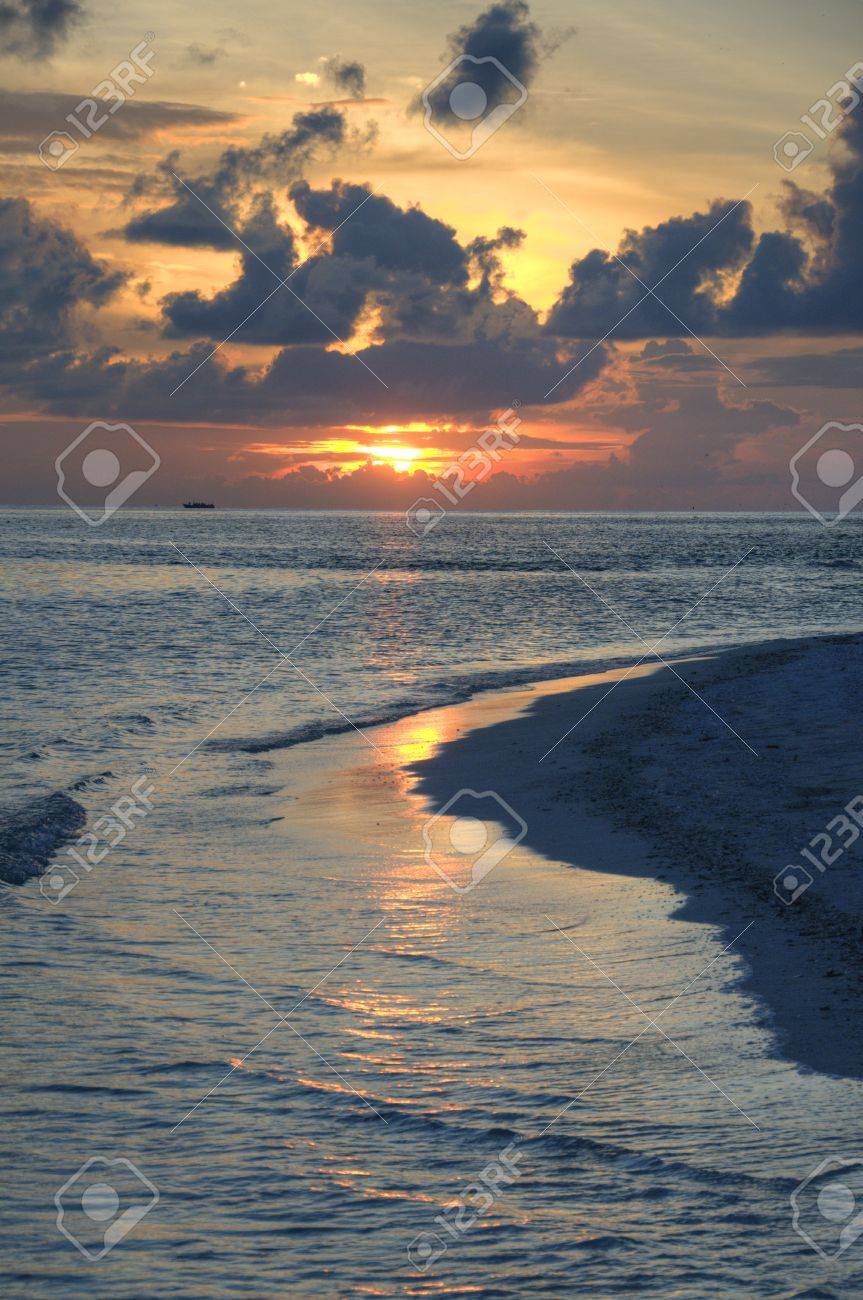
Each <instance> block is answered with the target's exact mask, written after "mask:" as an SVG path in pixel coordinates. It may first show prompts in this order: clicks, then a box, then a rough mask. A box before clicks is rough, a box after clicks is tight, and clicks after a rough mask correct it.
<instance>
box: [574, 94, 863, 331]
mask: <svg viewBox="0 0 863 1300" xmlns="http://www.w3.org/2000/svg"><path fill="white" fill-rule="evenodd" d="M830 166H831V172H832V184H831V185H830V187H829V189H828V190H827V192H826V193H825V194H824V195H817V194H814V193H812V192H811V191H808V190H803V189H800V188H799V187H798V186H796V185H794V184H793V183H790V182H786V183H785V185H784V192H783V196H782V200H781V203H780V210H781V212H782V214H783V216H784V218H785V220H786V222H787V223H788V227H789V228H788V229H786V230H783V231H775V230H774V231H766V232H764V233H763V234H761V235H760V236H758V237H756V235H755V233H754V231H753V228H752V214H751V209H750V205H749V204H748V203H737V204H733V203H731V202H728V201H717V202H716V203H714V204H713V205H712V207H711V208H710V209H709V211H708V212H706V213H700V214H696V215H695V216H692V217H676V218H674V219H673V220H671V221H666V222H663V223H662V224H661V225H659V226H656V227H647V228H645V229H644V230H642V231H640V232H635V231H628V232H627V234H626V235H625V237H624V239H623V240H622V242H621V244H620V246H619V248H618V252H617V257H616V258H615V256H614V255H612V254H609V253H607V252H604V251H602V250H600V249H594V250H593V251H592V252H590V253H588V254H587V256H586V257H583V258H581V259H580V260H579V261H577V262H575V263H573V265H572V267H571V269H570V283H569V284H568V285H567V287H566V288H565V289H564V290H563V292H562V294H561V295H560V297H559V298H558V300H557V302H556V303H555V305H554V307H553V308H552V311H551V313H550V316H549V320H548V329H549V330H550V332H551V333H553V334H561V335H565V336H567V337H581V338H600V337H602V336H603V335H605V334H606V332H608V331H612V332H613V334H614V337H615V338H620V339H636V338H649V337H651V336H653V335H657V334H675V333H677V334H685V333H687V328H686V327H688V328H689V329H690V330H693V331H695V333H697V334H702V335H723V334H725V335H737V336H740V337H752V336H756V335H759V334H776V333H781V332H783V331H792V330H793V331H795V332H798V333H808V334H813V335H814V334H822V333H824V334H830V333H857V332H860V331H863V245H861V241H860V230H861V227H863V114H861V113H859V112H852V113H850V114H849V115H848V117H847V118H846V119H845V122H844V124H843V126H842V128H841V130H840V131H839V132H838V133H837V138H836V140H835V141H834V148H833V152H832V154H831V158H830ZM627 268H628V269H627ZM630 272H632V274H630ZM634 276H638V277H639V279H640V280H642V281H643V282H644V285H645V286H647V287H648V288H651V289H652V288H656V289H657V296H658V298H659V299H661V300H662V302H659V301H657V299H656V298H654V297H647V298H645V299H644V301H643V302H641V303H640V305H636V304H638V303H639V298H641V297H643V295H644V294H645V292H646V290H645V287H643V286H642V285H641V284H639V283H638V282H637V280H636V279H635V278H634ZM660 280H661V281H662V282H661V283H659V282H660ZM729 287H730V288H731V289H732V292H731V293H730V294H729V292H728V290H729ZM662 303H665V304H667V308H668V309H669V310H667V309H666V307H664V306H663V305H662ZM672 313H675V314H676V316H677V317H678V318H679V320H677V321H676V320H675V318H674V315H672Z"/></svg>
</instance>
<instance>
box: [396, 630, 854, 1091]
mask: <svg viewBox="0 0 863 1300" xmlns="http://www.w3.org/2000/svg"><path fill="white" fill-rule="evenodd" d="M677 674H679V676H678V675H677ZM681 677H682V678H684V679H685V681H686V682H687V683H688V684H689V685H690V686H691V687H692V688H693V690H689V689H687V687H686V685H684V683H683V682H682V681H681V680H680V678H681ZM693 691H695V692H697V696H696V694H694V693H693ZM515 694H517V695H519V696H522V697H523V696H525V694H526V693H524V692H518V693H515ZM529 694H530V696H531V698H521V699H519V700H514V701H513V702H512V703H513V705H514V706H515V707H514V709H511V713H514V714H515V716H510V717H509V718H508V719H506V720H495V719H493V718H491V717H489V719H488V723H487V725H482V726H480V728H479V729H474V730H471V731H470V732H469V733H468V734H467V735H464V736H462V737H461V738H459V739H455V740H453V741H451V742H450V743H449V744H446V745H445V746H444V747H443V748H441V749H440V750H439V751H438V752H437V753H436V754H435V755H434V756H433V757H431V758H430V759H429V760H427V761H424V762H422V763H420V764H418V765H416V768H415V772H416V774H417V775H418V777H419V786H418V789H419V792H420V793H422V794H424V795H425V796H426V797H427V798H428V799H429V801H430V802H431V804H433V805H435V806H437V807H440V806H443V805H444V804H445V803H446V801H447V800H448V799H450V798H451V797H452V795H453V794H454V793H455V792H456V791H457V790H458V789H459V788H461V787H468V788H475V789H484V790H485V789H491V790H494V791H495V792H496V793H497V794H499V795H500V796H501V797H502V798H503V799H504V800H505V801H506V802H507V803H508V804H510V805H511V807H512V808H513V809H514V810H515V811H516V812H517V813H518V815H519V816H520V817H521V818H523V820H524V822H525V823H526V824H527V832H526V836H525V840H524V843H525V845H526V846H528V847H530V848H531V849H533V850H534V851H536V852H538V853H541V854H542V855H543V856H544V857H546V858H549V859H552V860H555V861H563V862H567V863H569V864H571V865H572V866H573V867H576V868H578V869H579V870H582V871H601V872H606V873H613V874H622V875H624V876H629V877H640V878H644V877H652V878H655V879H657V880H661V881H663V882H664V883H666V884H669V885H671V886H672V887H673V888H674V889H675V890H676V891H678V892H679V894H680V896H681V902H680V907H679V910H678V912H677V915H678V916H679V917H680V918H681V919H685V920H687V921H689V922H693V921H694V922H698V923H704V924H708V925H711V926H714V927H717V928H718V930H719V931H720V933H721V934H722V936H723V937H724V941H725V942H726V943H729V944H732V945H733V951H734V952H735V953H736V954H737V955H738V956H741V957H743V958H744V959H745V962H746V964H747V966H748V972H749V973H748V976H747V978H746V981H745V983H746V991H747V992H750V993H754V994H755V995H756V997H757V1001H758V1005H759V1006H760V1007H761V1009H762V1011H763V1014H764V1023H765V1025H766V1026H767V1027H768V1028H769V1029H770V1031H771V1032H772V1034H773V1035H774V1041H775V1044H776V1048H777V1051H778V1052H779V1053H780V1054H782V1055H784V1056H785V1057H787V1059H789V1060H790V1061H792V1062H794V1063H795V1064H797V1065H799V1066H802V1067H804V1068H808V1069H812V1070H816V1071H820V1072H825V1073H831V1074H837V1075H842V1076H846V1077H855V1078H859V1077H861V1075H863V999H861V998H860V992H861V962H860V958H859V938H860V929H861V923H860V918H861V916H863V885H861V879H863V878H861V874H860V867H861V858H863V852H861V848H863V835H861V836H859V837H857V836H856V835H855V834H854V831H855V828H856V827H857V824H856V823H855V822H854V819H853V816H851V815H850V814H848V813H845V812H843V810H844V809H845V807H846V805H848V804H849V802H850V803H851V804H852V808H853V809H855V810H857V809H861V808H863V801H860V802H859V803H858V804H854V802H853V801H854V800H855V797H856V796H858V795H860V794H861V793H863V753H861V748H860V744H859V731H858V723H857V717H858V712H859V703H860V700H861V699H863V639H861V638H859V637H856V636H841V637H821V638H813V639H809V640H805V641H804V640H801V641H798V642H789V641H784V642H773V643H766V644H765V645H763V646H759V647H754V648H748V649H745V650H735V651H729V652H727V653H723V654H719V655H716V656H711V657H709V658H702V659H688V660H677V661H674V663H673V665H672V668H667V667H663V666H659V667H653V666H651V667H649V668H648V667H645V666H642V667H641V668H639V669H637V670H636V671H634V672H628V671H626V670H616V671H614V672H611V673H606V674H596V675H592V676H590V677H584V678H581V679H577V680H576V681H575V682H574V681H573V680H569V681H567V682H564V683H561V682H554V683H548V684H545V685H543V686H540V687H534V688H532V691H531V692H530V693H529ZM699 697H700V698H699ZM495 698H496V700H497V701H498V702H500V701H501V699H502V698H503V697H502V696H500V695H498V696H496V697H495ZM570 729H571V730H570ZM567 732H569V734H567V735H566V736H565V738H563V737H564V733H567ZM839 817H843V818H844V821H842V822H839V821H836V820H835V819H837V818H839ZM828 823H829V824H831V827H832V829H831V830H825V828H826V827H827V826H828ZM820 833H824V834H826V835H827V836H829V841H828V840H825V839H823V838H821V839H819V838H817V837H818V836H819V834H820ZM813 840H814V845H811V843H810V842H812V841H813ZM845 844H847V848H843V845H845ZM807 846H810V848H809V851H810V852H812V853H815V855H816V858H818V855H819V854H821V853H822V852H823V854H824V859H825V860H826V859H828V858H832V859H833V861H832V862H831V863H830V865H826V864H825V862H822V863H821V866H820V867H816V866H815V865H814V864H813V862H812V861H811V860H809V859H807V858H805V857H804V856H802V855H801V850H802V849H805V848H807ZM818 861H821V859H820V858H818ZM803 868H805V869H806V870H808V873H809V877H811V884H809V885H808V886H807V887H806V888H805V889H804V891H803V892H802V893H801V894H800V895H799V896H798V897H797V898H795V899H794V901H793V902H790V903H786V902H785V901H783V899H782V898H781V897H780V896H779V894H783V893H784V894H785V895H786V896H787V893H788V890H787V889H786V887H785V882H788V883H789V884H790V886H791V887H792V891H793V886H794V881H797V885H798V887H799V884H801V883H803V884H806V876H805V874H804V873H803V870H802V869H803ZM777 873H780V883H779V894H777V891H776V890H775V889H774V879H775V878H776V876H777ZM480 887H481V886H480Z"/></svg>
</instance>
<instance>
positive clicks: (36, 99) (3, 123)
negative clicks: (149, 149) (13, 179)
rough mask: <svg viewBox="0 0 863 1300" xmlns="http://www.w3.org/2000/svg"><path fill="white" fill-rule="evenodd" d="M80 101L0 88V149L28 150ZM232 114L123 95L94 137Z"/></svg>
mask: <svg viewBox="0 0 863 1300" xmlns="http://www.w3.org/2000/svg"><path fill="white" fill-rule="evenodd" d="M80 102H81V96H80V95H67V94H64V93H61V92H58V91H49V90H15V91H12V90H0V152H2V153H25V152H26V153H33V154H35V152H36V149H37V147H38V145H39V142H40V141H41V140H44V139H45V137H46V136H47V135H49V134H50V133H51V132H52V131H56V130H58V129H60V128H63V127H64V126H65V125H66V124H65V120H64V119H65V118H66V115H67V113H71V112H72V111H73V110H74V109H75V108H76V107H77V106H78V104H80ZM236 121H237V118H236V115H235V114H234V113H223V112H220V111H219V110H217V109H213V108H204V107H202V106H201V105H199V104H172V103H166V102H164V101H161V100H149V101H144V100H138V99H132V100H129V101H128V102H127V103H126V104H124V106H123V111H122V113H117V114H116V115H115V116H113V117H111V118H110V119H109V121H108V122H106V124H105V128H104V130H105V134H104V135H102V134H101V133H100V139H101V140H103V141H106V140H107V141H110V140H114V141H116V140H118V139H120V140H138V139H142V138H144V137H147V136H153V135H156V134H158V132H160V131H182V130H183V129H184V128H190V129H191V128H200V127H206V126H213V127H219V126H226V125H228V124H230V123H232V122H236Z"/></svg>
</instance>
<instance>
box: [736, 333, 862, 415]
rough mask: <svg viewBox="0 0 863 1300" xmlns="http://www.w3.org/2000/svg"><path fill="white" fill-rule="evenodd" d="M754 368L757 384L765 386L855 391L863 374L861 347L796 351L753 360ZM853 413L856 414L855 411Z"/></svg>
mask: <svg viewBox="0 0 863 1300" xmlns="http://www.w3.org/2000/svg"><path fill="white" fill-rule="evenodd" d="M757 371H758V374H759V375H760V383H761V384H762V385H763V386H765V387H768V388H773V387H781V388H853V389H857V390H859V388H860V386H861V376H863V348H839V349H838V350H837V351H835V352H805V353H799V352H798V353H788V354H785V355H782V356H775V357H762V358H761V359H760V360H759V361H758V363H757ZM751 382H752V381H751V380H750V383H751ZM856 414H857V415H858V416H859V411H858V412H856Z"/></svg>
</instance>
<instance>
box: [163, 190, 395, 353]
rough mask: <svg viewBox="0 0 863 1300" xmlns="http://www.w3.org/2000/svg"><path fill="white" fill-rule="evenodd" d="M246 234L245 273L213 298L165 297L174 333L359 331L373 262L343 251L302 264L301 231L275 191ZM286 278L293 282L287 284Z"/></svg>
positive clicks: (325, 334)
mask: <svg viewBox="0 0 863 1300" xmlns="http://www.w3.org/2000/svg"><path fill="white" fill-rule="evenodd" d="M239 234H240V237H241V239H242V243H243V245H246V246H247V247H242V246H240V247H241V272H240V275H239V277H238V278H237V279H236V280H235V281H234V283H233V284H231V285H230V286H229V287H228V288H227V289H224V290H222V291H221V292H220V293H217V294H214V295H213V297H211V298H204V297H203V296H202V295H201V294H199V293H178V294H172V295H170V296H169V297H168V298H167V299H166V300H165V302H164V304H163V307H164V313H165V319H166V321H167V329H166V333H167V335H168V337H170V338H183V337H190V336H191V337H195V338H215V339H222V338H224V337H225V336H226V335H228V334H231V335H232V337H235V338H237V339H238V340H242V341H243V342H245V343H277V344H305V343H321V344H328V343H331V342H332V341H333V339H334V338H338V339H344V338H345V336H347V335H349V334H350V333H351V331H352V329H353V327H354V324H355V323H356V320H357V317H358V316H359V313H360V311H361V310H362V307H363V304H364V302H365V298H366V294H367V292H368V289H369V287H370V284H371V283H372V281H371V276H370V274H369V268H368V267H366V266H365V265H363V264H356V263H354V262H352V261H351V260H350V259H344V258H342V257H339V256H338V255H326V256H324V257H310V258H309V259H308V260H307V261H305V262H304V263H302V265H300V263H299V260H298V256H297V250H296V247H295V243H294V237H293V234H292V232H291V231H290V229H288V228H286V227H284V226H281V225H280V224H279V223H278V220H277V217H276V213H275V210H274V208H273V204H272V200H271V199H270V197H269V196H262V197H261V199H260V200H259V202H258V203H257V205H256V208H255V210H254V212H253V214H252V216H251V218H250V219H249V220H248V221H247V222H246V223H245V224H244V225H243V226H242V227H241V229H240V231H239ZM249 250H253V251H249ZM280 280H285V281H287V283H286V284H285V285H283V286H282V287H281V288H279V287H278V285H279V281H280ZM274 291H275V292H274Z"/></svg>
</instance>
